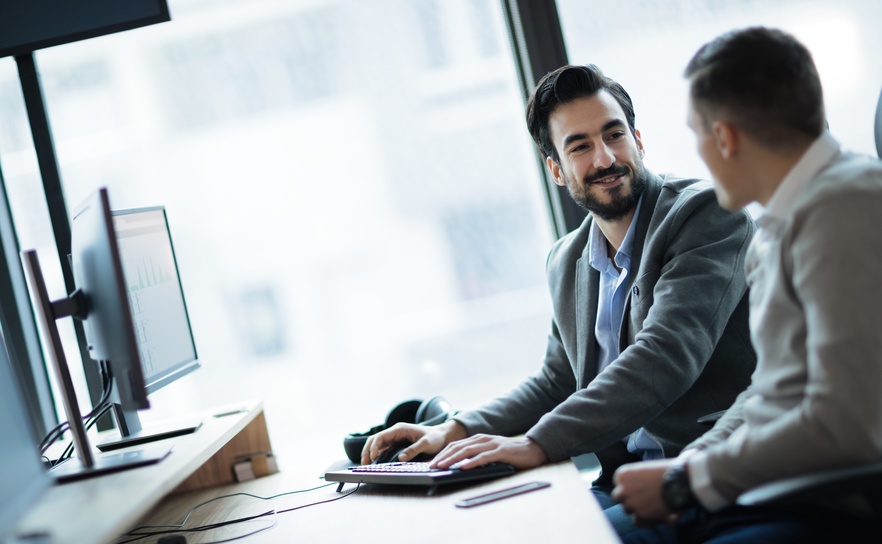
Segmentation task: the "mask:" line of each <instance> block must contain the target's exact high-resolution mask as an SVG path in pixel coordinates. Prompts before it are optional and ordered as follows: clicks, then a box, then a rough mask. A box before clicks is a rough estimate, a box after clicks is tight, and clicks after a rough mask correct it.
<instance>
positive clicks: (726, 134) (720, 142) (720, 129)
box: [711, 121, 740, 159]
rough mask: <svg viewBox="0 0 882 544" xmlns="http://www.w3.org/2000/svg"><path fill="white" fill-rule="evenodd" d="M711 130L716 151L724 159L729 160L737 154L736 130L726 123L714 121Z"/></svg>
mask: <svg viewBox="0 0 882 544" xmlns="http://www.w3.org/2000/svg"><path fill="white" fill-rule="evenodd" d="M711 129H712V130H713V132H714V142H716V144H717V150H718V151H719V152H720V155H721V156H722V157H723V158H724V159H731V158H732V157H734V156H735V154H736V153H737V152H738V145H739V143H740V142H739V135H738V130H737V129H736V128H735V126H734V125H733V124H732V123H728V122H726V121H714V124H713V125H712V127H711Z"/></svg>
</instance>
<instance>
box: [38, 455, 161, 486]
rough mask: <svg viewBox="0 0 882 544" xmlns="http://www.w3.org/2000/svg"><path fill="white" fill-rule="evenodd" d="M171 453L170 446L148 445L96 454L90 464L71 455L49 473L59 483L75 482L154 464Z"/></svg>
mask: <svg viewBox="0 0 882 544" xmlns="http://www.w3.org/2000/svg"><path fill="white" fill-rule="evenodd" d="M169 453H171V447H170V446H162V447H156V446H153V447H149V446H148V447H146V448H139V449H137V450H132V451H125V452H119V453H113V454H107V455H98V456H95V458H94V460H93V462H92V464H91V465H88V466H86V465H84V464H83V462H82V461H81V460H80V459H79V458H76V457H71V458H70V459H67V460H65V461H62V462H61V463H59V464H58V465H56V466H54V467H52V468H51V469H50V470H49V475H50V476H52V477H53V478H54V479H55V481H56V482H57V483H59V484H63V483H67V482H75V481H77V480H83V479H86V478H91V477H93V476H100V475H102V474H110V473H113V472H120V471H123V470H128V469H130V468H136V467H144V466H147V465H154V464H156V463H158V462H160V461H162V460H163V459H165V458H166V456H168V454H169Z"/></svg>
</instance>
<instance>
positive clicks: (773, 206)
mask: <svg viewBox="0 0 882 544" xmlns="http://www.w3.org/2000/svg"><path fill="white" fill-rule="evenodd" d="M838 152H839V142H837V141H836V139H835V138H833V136H831V135H830V133H829V132H827V131H824V133H823V134H821V135H820V136H819V137H818V139H817V140H815V141H814V142H812V145H810V146H809V148H808V149H807V150H806V152H805V153H803V155H802V157H800V158H799V160H798V161H797V162H796V164H795V165H793V168H791V169H790V171H789V172H787V175H786V176H784V179H783V180H781V184H780V185H778V188H777V189H775V192H774V194H772V198H771V199H770V200H769V203H768V205H767V206H766V208H765V215H766V216H768V217H770V218H774V219H778V220H784V219H787V217H788V216H789V215H790V213H791V212H792V211H793V206H794V205H795V203H796V199H797V198H798V197H799V194H800V193H802V192H803V189H804V188H805V186H806V185H808V183H809V181H811V180H812V178H814V177H815V175H816V174H817V173H818V172H819V171H820V170H821V168H823V167H824V166H825V165H826V164H827V163H828V162H830V159H832V158H833V157H834V156H836V153H838Z"/></svg>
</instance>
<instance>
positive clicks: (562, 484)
mask: <svg viewBox="0 0 882 544" xmlns="http://www.w3.org/2000/svg"><path fill="white" fill-rule="evenodd" d="M242 406H248V409H247V410H246V412H244V413H242V414H236V415H233V416H228V417H223V418H212V417H206V420H205V423H204V424H203V426H202V428H201V429H200V430H199V431H197V432H196V433H195V434H193V435H186V436H181V437H177V438H172V439H168V440H167V441H163V442H169V443H173V444H174V448H173V450H172V453H171V454H170V455H169V457H167V458H166V459H165V460H163V461H162V462H160V463H159V464H157V465H152V466H148V467H142V468H138V469H133V470H130V471H126V472H121V473H118V474H110V475H106V476H101V477H98V478H93V479H90V480H82V481H79V482H72V483H67V484H63V485H60V486H56V487H54V488H52V489H50V490H49V493H48V494H47V496H46V498H45V500H43V501H42V502H41V503H40V504H39V505H38V507H37V508H35V509H34V510H33V511H32V512H30V513H29V515H28V516H27V517H26V519H25V520H23V522H22V523H21V524H20V526H19V532H27V531H34V532H39V531H47V532H49V533H50V535H51V537H52V538H51V539H50V540H48V544H67V543H76V544H83V543H86V544H91V543H94V544H102V543H122V542H127V541H130V540H132V538H133V537H131V536H124V534H125V533H126V532H127V531H131V530H132V529H135V528H137V527H141V526H143V525H162V524H179V523H181V522H182V521H183V520H184V518H185V517H187V515H188V512H190V510H191V509H193V507H195V506H197V505H199V504H202V503H205V502H206V501H211V502H210V503H208V504H206V505H205V506H203V507H200V508H198V509H197V510H195V511H193V513H192V514H191V515H190V518H189V519H188V520H187V523H186V525H185V527H187V528H194V527H198V526H200V525H205V524H210V523H223V522H226V521H229V520H233V519H236V518H241V517H246V516H254V515H258V514H262V513H265V512H272V511H274V512H275V513H274V514H270V515H267V516H265V517H261V518H258V519H255V520H252V521H248V522H244V523H236V524H232V525H228V526H225V527H221V528H217V529H212V530H210V531H204V532H194V533H186V539H187V543H188V544H198V543H205V542H218V541H222V540H228V539H233V538H237V537H242V536H244V535H248V534H250V536H247V537H245V538H242V539H241V540H237V542H243V543H254V544H265V543H289V542H309V543H325V542H327V543H335V544H336V543H340V542H383V544H397V543H402V544H405V543H406V544H412V543H414V542H418V543H420V544H432V543H439V544H440V543H444V544H449V543H456V542H525V543H526V542H531V543H532V542H540V543H541V542H555V543H557V542H592V543H597V544H617V543H618V542H619V540H618V538H617V537H616V536H615V533H614V531H613V529H612V528H611V527H610V525H609V523H608V521H607V520H606V517H605V516H604V514H603V512H602V510H601V509H600V507H599V505H598V504H597V502H596V500H595V499H594V497H593V496H592V494H591V492H590V491H589V484H588V483H587V482H586V481H585V479H584V478H582V477H581V475H580V473H579V471H578V469H577V468H576V466H575V465H574V464H573V463H572V462H570V461H565V462H561V463H556V464H552V465H546V466H542V467H539V468H536V469H532V470H527V471H520V472H517V473H515V474H514V475H512V476H508V477H505V478H500V479H495V480H490V481H487V482H481V483H477V484H469V485H463V486H459V487H456V488H451V489H444V488H443V487H442V488H439V490H438V491H437V492H436V493H435V494H434V495H432V496H428V495H426V493H425V489H424V488H414V489H411V488H401V489H399V488H390V487H388V486H386V487H382V488H380V487H377V486H364V485H363V486H361V487H360V488H358V490H357V491H356V492H355V493H353V494H351V495H348V496H346V493H348V492H349V491H352V490H353V489H355V488H356V485H355V484H347V485H346V486H344V488H343V490H342V493H338V492H337V484H336V483H334V484H331V485H327V484H328V483H327V482H325V481H324V480H322V479H321V474H322V473H323V472H324V470H325V469H326V468H328V466H329V463H328V462H327V459H328V457H329V456H330V457H331V458H333V456H337V455H338V454H339V458H340V460H341V461H342V460H343V456H344V455H343V450H342V444H341V443H340V442H339V440H332V439H330V438H329V437H316V438H314V439H313V441H308V440H306V441H303V442H301V443H299V444H296V445H291V444H287V445H282V444H273V449H274V451H275V453H276V459H277V460H278V464H279V469H280V472H278V473H276V474H271V475H269V476H264V477H262V478H258V479H256V480H252V481H249V482H243V483H231V484H226V485H219V486H214V487H210V488H205V489H198V490H192V491H184V492H179V493H175V494H171V495H170V493H171V492H172V491H173V490H175V489H176V488H178V486H179V485H180V484H181V482H183V481H184V480H185V479H186V478H187V477H188V476H189V475H190V474H192V473H193V472H194V471H196V470H197V469H198V468H199V467H200V466H202V465H203V463H205V462H206V461H207V460H209V458H211V457H212V456H213V455H214V454H215V452H217V451H218V450H219V449H220V448H221V447H223V446H224V444H226V443H227V442H228V441H230V440H231V439H232V438H233V437H234V436H236V435H237V434H238V433H239V432H240V431H242V429H244V428H245V427H246V425H248V424H249V422H251V421H254V420H255V418H256V417H257V415H262V405H261V403H259V402H257V403H245V404H243V405H242ZM223 410H224V409H223V408H220V409H218V410H216V411H215V412H221V411H223ZM208 415H209V416H210V414H208ZM534 480H541V481H547V482H550V483H551V486H550V487H548V488H545V489H540V490H537V491H533V492H530V493H526V494H523V495H518V496H515V497H511V498H507V499H503V500H500V501H496V502H493V503H488V504H485V505H481V506H477V507H473V508H458V507H456V506H455V504H454V503H455V502H456V501H457V500H459V499H462V498H467V497H472V496H475V495H479V494H483V493H487V492H490V491H494V490H499V489H503V488H507V487H510V486H513V485H516V484H518V483H524V482H529V481H534ZM318 486H325V487H320V488H319V489H315V490H312V491H305V492H302V493H291V492H294V491H300V490H305V489H310V488H315V487H318ZM246 493H247V494H248V495H245V494H246ZM229 494H238V495H236V496H232V497H224V496H225V495H229ZM283 494H284V495H283ZM274 496H276V498H272V499H269V500H262V499H261V498H260V497H264V498H268V497H274ZM334 499H339V500H334ZM322 501H330V502H323V503H321V504H316V505H314V506H306V505H309V504H311V503H319V502H322ZM304 506H305V507H304ZM301 507H302V508H301ZM286 510H287V511H286ZM142 530H143V531H154V530H156V529H142ZM158 539H159V536H151V537H149V538H144V539H140V540H137V541H136V542H138V543H155V542H157V541H158ZM41 544H42V543H41Z"/></svg>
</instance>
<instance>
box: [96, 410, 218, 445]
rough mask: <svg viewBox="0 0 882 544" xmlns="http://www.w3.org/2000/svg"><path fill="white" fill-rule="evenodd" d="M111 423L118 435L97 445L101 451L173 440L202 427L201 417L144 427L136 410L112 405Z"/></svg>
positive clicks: (176, 419) (173, 420)
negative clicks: (113, 424) (168, 439)
mask: <svg viewBox="0 0 882 544" xmlns="http://www.w3.org/2000/svg"><path fill="white" fill-rule="evenodd" d="M112 413H113V421H114V423H115V424H116V428H117V429H119V434H117V435H115V436H111V437H109V438H107V439H105V440H103V441H101V443H99V444H98V449H99V450H101V451H113V450H117V449H120V448H128V447H129V446H137V445H139V444H146V443H149V442H155V441H157V440H165V439H166V438H174V437H176V436H182V435H185V434H191V433H194V432H196V431H197V430H198V429H199V427H201V426H202V418H201V417H190V418H175V419H172V420H168V421H163V422H159V423H156V424H153V425H148V426H147V427H144V426H142V425H141V419H140V418H139V417H138V412H137V411H136V410H124V409H123V408H122V406H120V405H119V404H116V403H114V404H113V410H112Z"/></svg>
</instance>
